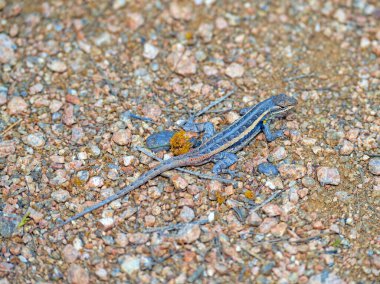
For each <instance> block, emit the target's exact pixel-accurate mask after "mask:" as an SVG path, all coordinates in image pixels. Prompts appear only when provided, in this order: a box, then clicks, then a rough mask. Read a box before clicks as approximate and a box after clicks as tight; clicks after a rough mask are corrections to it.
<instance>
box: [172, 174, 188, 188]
mask: <svg viewBox="0 0 380 284" xmlns="http://www.w3.org/2000/svg"><path fill="white" fill-rule="evenodd" d="M171 181H172V183H173V185H174V187H175V188H176V189H180V190H184V189H186V187H187V186H188V185H189V183H188V182H187V180H186V179H185V178H183V176H182V175H179V174H174V175H172V176H171Z"/></svg>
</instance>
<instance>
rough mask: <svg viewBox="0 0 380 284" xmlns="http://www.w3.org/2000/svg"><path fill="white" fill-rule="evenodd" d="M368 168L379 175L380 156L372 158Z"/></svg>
mask: <svg viewBox="0 0 380 284" xmlns="http://www.w3.org/2000/svg"><path fill="white" fill-rule="evenodd" d="M368 169H369V171H370V172H371V173H372V174H374V175H377V176H379V175H380V158H372V159H370V160H369V162H368Z"/></svg>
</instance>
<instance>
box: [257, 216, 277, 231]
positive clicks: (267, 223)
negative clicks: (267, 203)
mask: <svg viewBox="0 0 380 284" xmlns="http://www.w3.org/2000/svg"><path fill="white" fill-rule="evenodd" d="M277 224H278V221H277V219H276V218H265V219H264V221H263V222H262V223H261V225H260V226H259V232H260V233H261V234H267V233H269V232H270V230H271V229H272V228H273V227H274V226H276V225H277Z"/></svg>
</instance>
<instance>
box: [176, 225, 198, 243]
mask: <svg viewBox="0 0 380 284" xmlns="http://www.w3.org/2000/svg"><path fill="white" fill-rule="evenodd" d="M200 235H201V229H200V227H199V225H198V224H189V225H186V226H184V227H183V228H181V229H180V230H179V232H178V235H177V241H178V242H180V243H185V244H191V243H193V242H195V241H196V240H198V239H199V237H200Z"/></svg>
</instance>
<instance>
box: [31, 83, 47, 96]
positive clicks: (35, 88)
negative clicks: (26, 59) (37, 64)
mask: <svg viewBox="0 0 380 284" xmlns="http://www.w3.org/2000/svg"><path fill="white" fill-rule="evenodd" d="M43 89H44V86H43V85H42V84H41V83H37V84H35V85H33V86H32V87H30V89H29V92H30V94H31V95H35V94H38V93H40V92H41V91H42V90H43Z"/></svg>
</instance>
